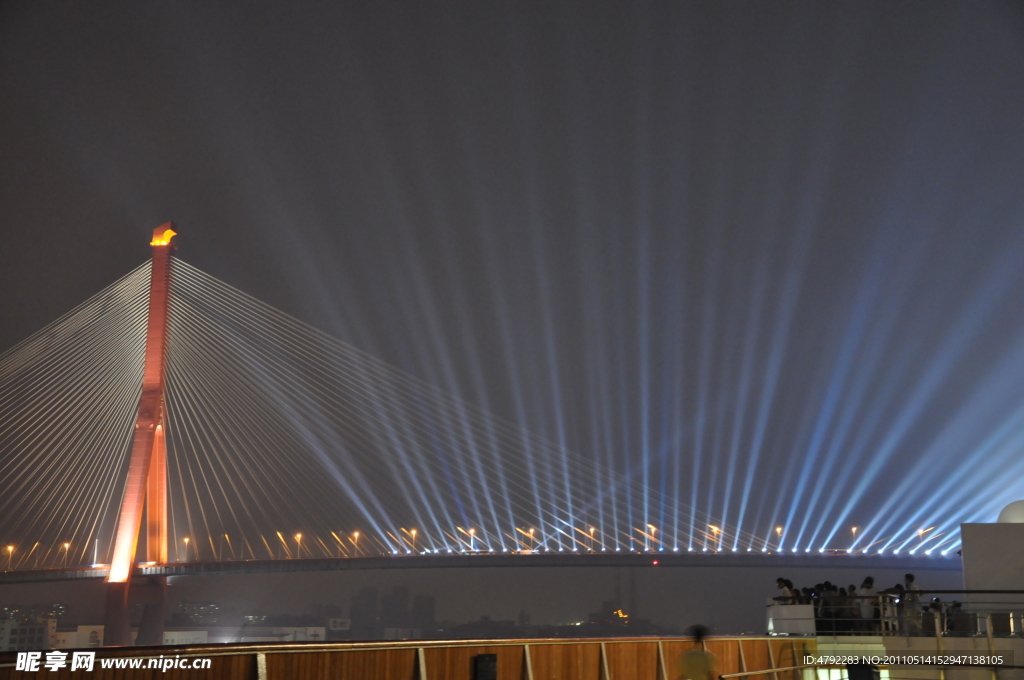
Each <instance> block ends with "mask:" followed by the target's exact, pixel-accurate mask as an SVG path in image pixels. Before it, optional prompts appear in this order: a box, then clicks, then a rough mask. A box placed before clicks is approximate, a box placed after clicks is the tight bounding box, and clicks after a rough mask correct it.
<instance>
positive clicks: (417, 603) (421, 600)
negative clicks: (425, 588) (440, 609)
mask: <svg viewBox="0 0 1024 680" xmlns="http://www.w3.org/2000/svg"><path fill="white" fill-rule="evenodd" d="M435 609H436V601H435V599H434V596H433V595H417V596H415V597H414V598H412V609H411V610H410V612H409V618H410V624H411V625H412V627H413V628H419V629H420V630H421V631H423V632H424V633H427V631H430V630H432V629H434V628H435V627H436V626H437V620H436V619H435Z"/></svg>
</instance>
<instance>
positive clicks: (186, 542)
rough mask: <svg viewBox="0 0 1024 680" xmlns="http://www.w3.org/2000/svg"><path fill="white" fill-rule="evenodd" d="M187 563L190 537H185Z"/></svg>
mask: <svg viewBox="0 0 1024 680" xmlns="http://www.w3.org/2000/svg"><path fill="white" fill-rule="evenodd" d="M185 561H186V562H188V536H186V537H185Z"/></svg>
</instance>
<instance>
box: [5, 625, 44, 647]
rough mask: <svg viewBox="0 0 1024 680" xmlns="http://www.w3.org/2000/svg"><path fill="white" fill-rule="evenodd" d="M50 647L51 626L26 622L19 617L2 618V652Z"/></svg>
mask: <svg viewBox="0 0 1024 680" xmlns="http://www.w3.org/2000/svg"><path fill="white" fill-rule="evenodd" d="M49 648H50V634H49V626H48V625H47V624H45V623H24V622H21V621H18V620H17V619H3V620H0V652H21V651H29V650H40V649H49Z"/></svg>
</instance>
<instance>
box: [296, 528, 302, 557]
mask: <svg viewBox="0 0 1024 680" xmlns="http://www.w3.org/2000/svg"><path fill="white" fill-rule="evenodd" d="M301 557H302V534H295V558H296V559H299V558H301Z"/></svg>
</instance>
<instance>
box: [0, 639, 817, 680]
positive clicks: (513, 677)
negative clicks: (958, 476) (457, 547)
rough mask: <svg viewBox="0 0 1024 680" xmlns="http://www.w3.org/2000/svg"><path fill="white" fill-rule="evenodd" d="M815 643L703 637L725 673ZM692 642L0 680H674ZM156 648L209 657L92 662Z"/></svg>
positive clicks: (531, 645) (787, 677)
mask: <svg viewBox="0 0 1024 680" xmlns="http://www.w3.org/2000/svg"><path fill="white" fill-rule="evenodd" d="M815 643H816V641H815V639H814V638H791V639H785V638H767V637H732V638H724V637H716V638H709V639H707V640H705V641H704V643H703V644H704V646H705V648H706V649H707V651H709V652H711V653H712V654H714V655H715V657H716V671H717V672H718V673H719V674H725V673H739V672H744V671H759V670H770V669H772V668H785V667H787V666H789V667H791V666H795V665H799V664H800V658H801V657H802V656H803V654H805V653H807V652H810V651H813V648H814V647H815ZM694 646H695V643H694V642H693V640H691V639H689V638H647V637H645V638H609V639H586V640H564V639H536V640H458V641H453V640H444V641H437V640H422V641H402V642H351V643H334V644H324V643H283V644H273V645H268V644H259V643H257V644H246V645H203V646H197V645H194V646H183V647H149V648H138V647H127V648H109V649H107V648H104V649H99V650H97V654H96V657H97V659H96V666H95V669H94V670H93V671H92V672H83V671H75V672H74V673H71V672H70V671H69V670H68V669H62V670H58V671H49V670H46V669H43V670H41V671H39V672H31V673H30V672H24V671H18V670H15V654H14V653H4V654H0V680H15V679H20V678H48V679H51V680H64V679H67V678H82V679H83V680H85V679H88V680H135V679H136V678H138V679H145V680H157V679H161V680H177V679H179V678H202V679H203V680H474V679H473V662H474V657H476V656H477V655H478V654H495V655H497V661H498V679H499V680H676V678H677V677H678V659H679V657H680V655H682V654H683V653H684V652H686V651H687V650H689V649H693V648H694ZM159 655H163V656H164V657H165V658H167V657H171V658H174V657H175V656H180V657H181V658H183V659H184V658H188V659H198V658H210V659H211V662H212V664H211V667H210V668H209V669H206V670H191V669H189V670H185V669H170V670H168V671H166V672H164V671H161V670H158V669H142V670H126V669H101V668H100V661H101V660H102V659H109V658H115V657H116V658H140V657H142V658H153V657H156V656H159ZM44 658H45V653H44ZM144 663H146V662H144ZM798 674H799V671H792V670H787V671H780V672H777V673H767V674H765V675H764V676H763V677H764V678H765V679H766V680H800V678H799V677H798ZM754 677H755V678H758V677H760V676H754Z"/></svg>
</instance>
